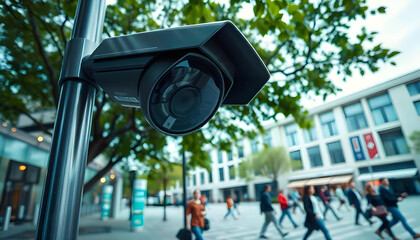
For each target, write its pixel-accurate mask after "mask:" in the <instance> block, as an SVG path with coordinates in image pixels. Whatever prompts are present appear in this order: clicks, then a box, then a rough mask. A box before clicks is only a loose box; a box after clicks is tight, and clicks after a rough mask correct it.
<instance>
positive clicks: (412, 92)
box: [407, 81, 420, 96]
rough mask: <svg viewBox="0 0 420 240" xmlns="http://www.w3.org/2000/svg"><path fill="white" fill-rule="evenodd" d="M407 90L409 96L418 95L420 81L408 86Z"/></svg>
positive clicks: (419, 92)
mask: <svg viewBox="0 0 420 240" xmlns="http://www.w3.org/2000/svg"><path fill="white" fill-rule="evenodd" d="M407 90H408V93H409V94H410V96H414V95H417V94H420V81H417V82H414V83H410V84H408V85H407Z"/></svg>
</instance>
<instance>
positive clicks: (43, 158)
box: [28, 146, 48, 167]
mask: <svg viewBox="0 0 420 240" xmlns="http://www.w3.org/2000/svg"><path fill="white" fill-rule="evenodd" d="M47 162H48V152H47V151H44V150H41V149H39V148H36V147H32V146H30V147H29V155H28V163H30V164H33V165H35V166H38V167H45V166H47Z"/></svg>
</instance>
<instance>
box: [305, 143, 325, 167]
mask: <svg viewBox="0 0 420 240" xmlns="http://www.w3.org/2000/svg"><path fill="white" fill-rule="evenodd" d="M308 155H309V160H310V162H311V167H319V166H322V158H321V152H320V151H319V147H318V146H316V147H311V148H308Z"/></svg>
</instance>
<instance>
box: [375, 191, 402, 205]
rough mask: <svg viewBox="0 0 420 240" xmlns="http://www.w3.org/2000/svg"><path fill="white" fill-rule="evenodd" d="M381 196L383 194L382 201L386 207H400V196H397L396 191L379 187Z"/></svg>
mask: <svg viewBox="0 0 420 240" xmlns="http://www.w3.org/2000/svg"><path fill="white" fill-rule="evenodd" d="M379 194H381V197H382V199H383V200H384V203H385V206H387V207H398V205H397V203H398V197H400V196H399V195H397V194H395V193H394V191H392V190H391V189H389V188H386V187H384V186H380V187H379Z"/></svg>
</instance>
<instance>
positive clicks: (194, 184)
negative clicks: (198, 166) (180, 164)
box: [193, 174, 197, 186]
mask: <svg viewBox="0 0 420 240" xmlns="http://www.w3.org/2000/svg"><path fill="white" fill-rule="evenodd" d="M196 185H197V176H196V175H195V174H194V175H193V186H196Z"/></svg>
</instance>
